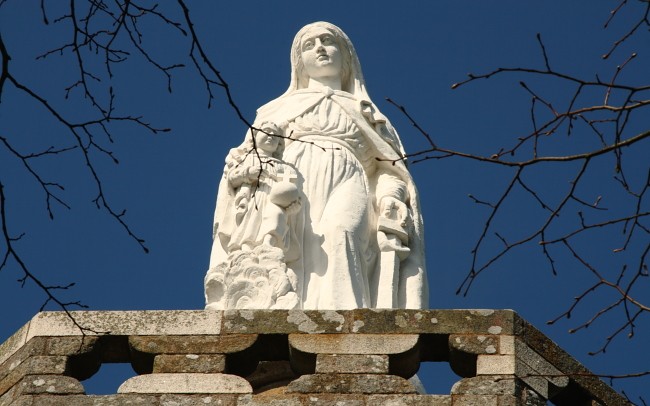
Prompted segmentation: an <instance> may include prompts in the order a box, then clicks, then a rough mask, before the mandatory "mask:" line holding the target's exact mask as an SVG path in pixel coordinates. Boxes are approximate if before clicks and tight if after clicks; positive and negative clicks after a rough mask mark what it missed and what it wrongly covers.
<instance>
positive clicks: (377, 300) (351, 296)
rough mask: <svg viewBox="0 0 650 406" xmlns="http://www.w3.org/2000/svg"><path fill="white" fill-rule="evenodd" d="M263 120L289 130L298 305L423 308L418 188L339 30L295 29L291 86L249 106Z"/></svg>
mask: <svg viewBox="0 0 650 406" xmlns="http://www.w3.org/2000/svg"><path fill="white" fill-rule="evenodd" d="M265 121H268V122H273V123H277V124H278V125H279V126H280V127H281V130H282V132H283V134H285V136H286V137H288V138H287V139H286V140H285V141H286V145H285V150H284V153H283V156H282V160H283V161H284V162H287V163H289V164H292V165H293V166H294V167H295V168H296V170H297V171H298V189H299V190H300V191H301V193H302V194H303V196H302V199H301V200H302V203H303V207H302V212H301V213H299V214H298V215H297V219H296V221H295V223H294V224H292V225H291V226H292V227H294V228H295V233H296V238H297V239H298V241H300V249H301V252H300V254H299V255H298V257H297V258H296V259H295V260H293V261H287V266H288V267H289V268H290V269H291V270H292V271H293V272H294V273H295V275H296V277H297V286H296V292H297V294H298V296H299V301H300V307H302V308H303V309H353V308H363V307H393V308H415V309H421V308H425V307H427V306H428V291H427V280H426V273H425V262H424V241H423V226H422V218H421V214H420V208H419V202H418V196H417V191H416V188H415V185H414V184H413V180H412V178H411V176H410V174H409V172H408V170H407V168H406V165H405V163H404V160H403V156H404V151H403V147H402V143H401V141H400V139H399V136H398V135H397V132H396V131H395V130H394V129H393V127H392V126H391V124H390V122H389V121H388V120H387V119H386V117H384V116H383V115H382V114H381V113H380V112H379V110H378V109H377V107H376V106H375V104H374V103H373V102H372V100H371V99H370V97H369V95H368V93H367V91H366V86H365V82H364V79H363V75H362V72H361V66H360V64H359V60H358V57H357V54H356V52H355V50H354V47H353V45H352V43H351V42H350V40H349V39H348V37H347V36H346V35H345V33H343V31H341V29H340V28H338V27H336V26H335V25H333V24H330V23H326V22H316V23H313V24H309V25H307V26H305V27H303V28H302V29H301V30H300V31H299V32H298V33H297V34H296V37H295V39H294V41H293V45H292V47H291V83H290V84H289V88H288V89H287V91H286V92H285V93H284V94H283V95H281V96H280V97H278V98H277V99H275V100H272V101H271V102H269V103H267V104H266V105H264V106H262V107H261V108H260V109H259V110H258V112H257V118H256V122H265ZM385 275H388V276H385ZM386 290H388V292H386ZM391 296H392V298H391ZM382 298H383V299H382Z"/></svg>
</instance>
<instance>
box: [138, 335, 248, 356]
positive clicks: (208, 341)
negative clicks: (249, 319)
mask: <svg viewBox="0 0 650 406" xmlns="http://www.w3.org/2000/svg"><path fill="white" fill-rule="evenodd" d="M256 340H257V334H232V335H210V336H131V337H129V345H130V346H131V347H133V348H134V349H135V350H137V351H140V352H144V353H148V354H230V353H233V352H239V351H243V350H245V349H247V348H249V347H251V346H252V345H253V344H255V341H256Z"/></svg>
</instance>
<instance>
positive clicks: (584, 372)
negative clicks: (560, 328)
mask: <svg viewBox="0 0 650 406" xmlns="http://www.w3.org/2000/svg"><path fill="white" fill-rule="evenodd" d="M514 333H515V335H516V336H517V337H519V338H520V339H521V340H522V341H523V342H524V343H525V344H526V345H528V346H529V347H530V348H531V349H533V351H535V352H537V353H538V354H539V355H540V356H542V357H543V358H544V359H546V360H548V361H549V362H550V363H551V364H552V365H553V366H554V367H555V368H557V369H558V370H560V371H562V372H563V373H565V374H567V375H568V376H571V379H572V380H574V381H575V382H576V383H577V384H578V385H580V386H582V387H583V388H584V390H585V391H586V392H587V393H591V394H593V396H594V397H595V398H596V399H597V400H598V401H599V402H600V403H602V404H606V405H627V404H629V402H628V401H627V400H625V399H624V398H623V397H622V396H621V395H619V394H618V393H617V392H616V391H615V390H614V389H612V388H611V387H610V386H609V385H607V384H606V383H605V382H603V381H602V380H601V379H600V378H598V377H596V376H593V375H592V373H591V372H590V371H589V370H588V369H587V368H585V367H584V366H583V365H582V364H580V363H579V362H578V361H576V360H575V359H574V358H573V357H571V355H569V354H568V353H567V352H566V351H564V350H563V349H561V348H560V347H559V346H558V345H557V344H555V343H554V342H553V341H551V340H550V339H549V338H548V337H546V336H545V335H544V334H542V332H540V331H539V330H538V329H536V328H535V327H534V326H533V325H531V324H530V323H528V322H527V321H526V320H524V319H522V318H521V317H519V315H515V332H514Z"/></svg>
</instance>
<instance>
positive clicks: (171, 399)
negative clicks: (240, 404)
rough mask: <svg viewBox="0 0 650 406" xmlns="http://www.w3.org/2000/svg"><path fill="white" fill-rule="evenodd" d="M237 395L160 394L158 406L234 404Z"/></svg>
mask: <svg viewBox="0 0 650 406" xmlns="http://www.w3.org/2000/svg"><path fill="white" fill-rule="evenodd" d="M237 396H238V395H161V396H160V403H159V404H160V406H235V405H236V404H237Z"/></svg>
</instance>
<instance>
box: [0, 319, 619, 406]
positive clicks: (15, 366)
mask: <svg viewBox="0 0 650 406" xmlns="http://www.w3.org/2000/svg"><path fill="white" fill-rule="evenodd" d="M72 316H73V317H74V318H75V321H76V322H77V323H78V324H79V325H81V326H83V327H84V328H86V329H89V330H85V334H84V333H82V331H81V330H80V329H79V328H78V327H77V326H75V324H74V323H72V322H71V320H70V318H69V317H68V316H67V315H66V314H64V313H61V312H44V313H39V314H37V315H36V316H35V317H34V318H33V319H32V320H31V321H30V322H29V323H28V324H27V325H25V326H24V327H23V328H21V329H20V330H19V331H18V332H17V333H16V334H14V335H13V336H12V337H11V338H9V339H8V340H7V341H6V342H5V343H3V344H2V345H0V405H1V406H4V405H97V404H111V405H113V404H114V405H118V404H142V405H171V404H178V405H211V404H213V405H321V404H322V405H330V404H336V405H368V406H371V405H372V406H375V405H412V406H423V405H430V406H438V405H439V406H443V405H444V406H461V405H462V406H470V405H476V406H478V405H480V406H511V405H512V406H514V405H530V406H537V405H540V406H541V405H546V404H547V400H550V401H551V402H552V403H553V404H556V405H592V406H593V405H626V404H628V402H627V401H626V400H625V399H624V398H623V397H622V396H620V395H619V394H618V393H616V392H615V391H614V390H612V389H611V388H610V387H609V386H607V385H606V384H605V383H604V382H603V381H601V380H600V379H598V378H597V377H594V376H593V375H590V373H589V371H588V370H587V369H586V368H584V367H583V366H582V365H580V364H579V363H578V362H577V361H575V360H574V359H573V358H571V357H570V356H569V355H568V354H566V353H565V352H564V351H562V350H561V349H560V348H559V347H557V345H555V344H554V343H553V342H552V341H550V340H549V339H548V338H547V337H545V336H544V335H543V334H541V333H540V332H539V331H538V330H536V329H535V328H534V327H532V326H531V325H530V324H528V323H527V322H526V321H524V320H523V319H521V318H520V317H519V316H518V315H517V314H516V313H514V312H512V311H509V310H369V309H360V310H350V311H297V310H258V311H252V310H237V311H235V310H233V311H223V312H221V311H135V312H72ZM422 362H448V363H449V364H450V366H451V368H452V370H453V371H454V372H455V373H456V374H458V375H459V380H458V382H457V383H456V384H455V385H454V386H453V388H452V390H451V393H449V394H421V393H418V392H417V389H416V387H415V386H414V385H413V384H412V383H411V381H409V379H408V378H410V377H411V376H413V375H414V374H415V373H416V372H417V370H418V368H419V366H420V364H421V363H422ZM102 363H130V364H131V365H132V366H133V369H134V370H135V371H136V372H137V374H138V375H136V376H134V377H132V378H130V379H128V380H126V381H125V382H124V383H123V384H122V385H121V386H120V388H119V389H118V393H116V394H113V395H102V396H98V395H86V394H85V392H84V388H83V383H82V381H83V380H85V379H87V378H89V377H91V376H92V375H93V374H94V373H95V372H97V370H98V369H99V367H100V366H101V364H102Z"/></svg>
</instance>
